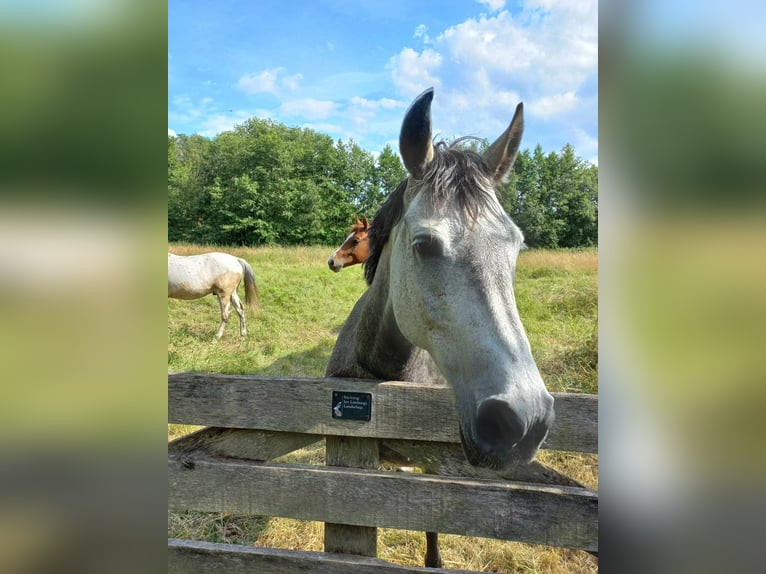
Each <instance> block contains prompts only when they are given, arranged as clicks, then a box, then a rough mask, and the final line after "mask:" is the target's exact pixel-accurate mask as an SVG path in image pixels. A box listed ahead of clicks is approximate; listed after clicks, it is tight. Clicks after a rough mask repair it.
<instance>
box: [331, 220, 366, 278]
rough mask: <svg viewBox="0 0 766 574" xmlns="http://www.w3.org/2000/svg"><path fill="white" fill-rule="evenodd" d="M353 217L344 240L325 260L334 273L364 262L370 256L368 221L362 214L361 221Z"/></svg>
mask: <svg viewBox="0 0 766 574" xmlns="http://www.w3.org/2000/svg"><path fill="white" fill-rule="evenodd" d="M354 219H355V220H356V221H355V222H354V225H352V226H351V228H350V229H349V230H348V231H349V233H348V237H346V240H345V241H344V242H343V243H342V244H341V246H340V247H338V248H337V249H336V250H335V253H333V254H332V255H330V258H329V259H328V260H327V265H328V266H329V267H330V269H332V270H333V271H334V272H335V273H338V272H339V271H340V270H341V269H343V268H344V267H350V266H351V265H356V264H357V263H364V262H365V261H367V258H368V257H369V256H370V242H369V237H368V235H369V231H370V223H369V222H368V221H367V218H366V217H364V216H362V221H359V218H358V217H354Z"/></svg>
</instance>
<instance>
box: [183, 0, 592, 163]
mask: <svg viewBox="0 0 766 574" xmlns="http://www.w3.org/2000/svg"><path fill="white" fill-rule="evenodd" d="M429 87H433V88H434V100H433V104H432V118H433V130H434V136H436V137H437V138H438V137H442V138H445V139H452V138H455V137H459V136H475V137H480V138H486V139H488V140H490V141H493V140H494V139H495V138H496V137H498V136H499V135H500V134H501V133H502V132H503V130H504V129H505V128H506V127H507V125H508V123H509V122H510V120H511V118H512V117H513V112H514V109H515V107H516V104H517V103H519V102H524V112H525V132H524V139H523V140H522V144H521V148H522V149H525V148H526V149H530V150H531V149H534V147H535V146H536V145H538V144H539V145H541V146H542V148H543V150H544V151H545V152H546V153H548V152H552V151H555V152H559V151H560V150H561V148H562V147H563V146H564V145H565V144H567V143H569V144H571V145H572V146H574V148H575V152H576V153H577V155H578V156H579V157H581V158H583V159H585V160H588V161H591V162H593V163H595V164H598V2H597V0H523V1H520V2H510V1H505V0H439V1H436V0H385V1H383V0H311V1H309V0H293V1H291V2H287V1H284V0H283V1H276V0H257V1H244V0H217V1H215V2H209V1H204V2H203V1H198V0H183V1H182V0H170V1H169V3H168V134H169V135H174V134H187V135H191V134H200V135H203V136H207V137H214V136H215V135H216V134H218V133H220V132H222V131H226V130H230V129H232V127H234V126H235V125H237V124H241V123H243V122H244V121H245V120H247V119H249V118H253V117H255V118H260V119H271V120H274V121H277V122H280V123H283V124H286V125H288V126H295V127H301V128H309V129H312V130H315V131H317V132H320V133H324V134H327V135H329V136H331V137H332V138H333V139H336V140H337V139H342V140H344V141H349V140H353V141H354V142H356V143H357V144H359V145H360V146H361V147H362V148H363V149H365V150H367V151H369V152H371V153H373V154H377V153H379V152H380V151H381V150H382V149H383V147H385V146H386V145H387V144H390V145H391V146H392V147H393V148H394V149H395V150H398V137H399V129H400V127H401V121H402V117H403V115H404V112H405V111H406V109H407V107H408V106H409V104H410V103H411V102H412V100H413V99H414V98H415V97H416V96H417V95H418V94H420V93H421V92H422V91H423V90H425V89H426V88H429Z"/></svg>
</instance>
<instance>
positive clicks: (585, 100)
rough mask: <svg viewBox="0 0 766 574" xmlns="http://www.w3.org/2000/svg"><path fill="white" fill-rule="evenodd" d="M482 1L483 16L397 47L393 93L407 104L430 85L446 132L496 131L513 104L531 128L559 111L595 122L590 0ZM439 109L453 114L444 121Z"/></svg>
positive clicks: (594, 19)
mask: <svg viewBox="0 0 766 574" xmlns="http://www.w3.org/2000/svg"><path fill="white" fill-rule="evenodd" d="M482 3H483V4H485V5H487V6H488V8H489V9H491V10H492V12H491V13H490V14H482V15H480V16H478V17H476V18H469V19H467V20H465V21H463V22H461V23H459V24H456V25H453V26H450V27H449V28H447V29H445V30H443V31H441V32H440V33H438V34H436V33H435V32H433V31H432V33H433V34H434V36H433V37H431V38H430V43H429V44H428V46H427V47H424V48H423V49H422V50H413V49H412V48H404V49H403V50H401V52H399V53H398V54H397V55H395V56H394V57H392V58H391V59H390V60H389V62H388V66H387V68H388V69H389V71H390V73H391V79H392V81H393V82H394V84H395V86H396V87H397V90H398V92H399V94H401V96H402V97H404V98H406V99H409V98H411V97H412V96H414V95H416V94H418V93H420V92H421V91H422V90H423V89H425V88H426V87H428V86H435V87H438V88H439V98H438V99H437V100H435V101H434V114H435V116H439V119H438V120H436V121H438V122H439V125H440V127H441V128H442V129H443V130H444V133H445V134H447V135H452V134H454V135H480V136H486V135H487V134H495V133H500V131H502V130H503V129H505V127H506V126H507V122H508V121H509V119H510V116H511V115H512V114H513V109H514V108H515V106H516V104H517V103H518V102H520V101H524V102H525V103H527V106H528V111H529V114H531V115H533V116H536V117H537V118H538V123H537V125H538V126H542V125H543V124H544V123H554V122H561V121H562V117H563V115H564V114H566V117H568V118H572V117H574V116H575V115H576V116H577V117H578V118H580V119H583V121H585V122H586V123H589V124H591V125H595V123H596V122H597V112H596V106H595V104H594V101H595V100H594V97H593V96H592V94H591V92H592V91H593V86H594V85H595V84H594V82H593V78H594V77H595V76H596V74H597V72H598V12H597V8H598V4H597V1H596V0H524V1H523V3H522V5H521V7H520V8H519V7H514V8H512V9H503V3H501V2H499V1H498V2H494V1H492V0H484V1H482ZM498 10H499V11H498ZM418 34H425V29H424V28H420V27H419V28H418V29H417V30H416V36H417V35H418ZM440 110H449V111H450V112H456V111H460V112H461V113H447V114H445V116H446V117H444V116H441V115H440V113H439V112H440ZM463 112H464V113H463ZM578 121H580V120H578ZM549 127H550V126H549ZM560 127H563V126H560ZM567 129H568V128H567ZM578 152H579V150H578Z"/></svg>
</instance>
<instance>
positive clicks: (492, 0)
mask: <svg viewBox="0 0 766 574" xmlns="http://www.w3.org/2000/svg"><path fill="white" fill-rule="evenodd" d="M476 1H477V2H478V3H479V4H486V5H487V8H489V9H490V10H492V12H497V11H498V10H500V9H502V8H504V7H505V0H476Z"/></svg>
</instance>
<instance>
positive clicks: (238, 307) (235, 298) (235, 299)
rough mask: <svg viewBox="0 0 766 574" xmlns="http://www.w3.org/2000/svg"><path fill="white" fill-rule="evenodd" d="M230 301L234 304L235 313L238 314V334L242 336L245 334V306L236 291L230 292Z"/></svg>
mask: <svg viewBox="0 0 766 574" xmlns="http://www.w3.org/2000/svg"><path fill="white" fill-rule="evenodd" d="M231 302H232V303H233V304H234V310H235V311H236V312H237V315H239V334H240V335H242V336H243V337H244V336H245V335H247V324H246V323H245V306H244V305H243V304H242V300H241V299H240V298H239V295H237V292H236V291H234V292H233V293H232V294H231Z"/></svg>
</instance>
